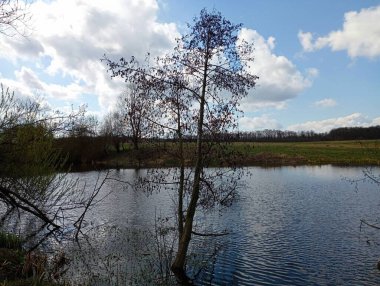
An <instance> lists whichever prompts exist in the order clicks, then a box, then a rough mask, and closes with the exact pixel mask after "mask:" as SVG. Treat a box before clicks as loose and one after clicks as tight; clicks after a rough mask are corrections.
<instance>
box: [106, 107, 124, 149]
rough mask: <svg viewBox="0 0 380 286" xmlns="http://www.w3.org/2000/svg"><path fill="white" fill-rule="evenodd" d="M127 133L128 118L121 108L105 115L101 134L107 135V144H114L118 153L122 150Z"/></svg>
mask: <svg viewBox="0 0 380 286" xmlns="http://www.w3.org/2000/svg"><path fill="white" fill-rule="evenodd" d="M125 134H126V120H125V115H124V114H123V113H122V112H121V110H116V111H112V112H110V113H108V114H106V115H105V116H104V119H103V122H102V124H101V127H100V135H101V136H103V137H105V139H106V142H107V144H111V145H112V146H114V148H115V150H116V152H117V153H119V152H120V151H121V150H122V147H123V146H122V144H123V141H124V138H125V136H126V135H125Z"/></svg>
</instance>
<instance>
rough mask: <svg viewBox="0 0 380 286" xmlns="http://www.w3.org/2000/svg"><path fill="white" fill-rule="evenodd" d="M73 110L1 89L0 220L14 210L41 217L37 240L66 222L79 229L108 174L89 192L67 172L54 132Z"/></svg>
mask: <svg viewBox="0 0 380 286" xmlns="http://www.w3.org/2000/svg"><path fill="white" fill-rule="evenodd" d="M79 114H81V113H79ZM76 116H77V114H71V115H64V114H60V113H57V112H50V113H49V112H48V111H44V109H43V108H42V107H41V106H40V105H39V104H38V103H37V102H34V101H31V100H26V101H25V100H21V99H17V98H15V97H14V95H13V93H11V92H9V90H8V89H4V88H3V87H2V89H1V98H0V209H1V217H0V226H1V227H3V226H4V225H5V226H6V225H7V224H4V223H5V222H11V223H12V222H14V221H15V219H14V218H15V216H12V214H17V217H18V218H21V219H22V218H25V216H24V215H27V216H28V217H33V218H34V219H35V220H36V221H38V222H39V223H38V227H37V229H35V230H34V231H35V233H34V236H36V235H37V234H39V235H40V234H41V233H42V234H44V235H43V237H40V240H39V241H38V242H37V243H36V245H38V244H39V243H41V242H42V241H43V240H44V239H45V238H46V237H47V236H49V235H52V234H60V236H59V237H62V234H63V233H64V231H65V228H66V227H67V226H68V225H70V224H71V226H72V227H74V228H76V229H77V233H79V232H80V229H81V227H82V224H83V220H84V217H85V214H86V212H87V211H88V209H90V208H91V207H92V206H93V205H94V204H95V203H96V201H97V199H96V197H97V195H98V193H99V190H100V188H101V187H102V185H103V184H104V182H105V180H107V179H108V177H107V175H106V176H105V177H104V178H103V180H99V182H98V183H97V185H96V186H95V188H94V190H93V192H90V193H91V194H88V192H87V191H86V190H85V188H83V187H81V186H80V185H79V181H78V180H75V179H70V178H69V177H68V175H67V172H65V169H64V168H63V167H64V165H65V160H66V154H62V153H61V152H60V150H59V149H57V148H56V146H55V144H54V143H55V141H54V133H55V132H62V128H66V127H67V126H69V125H70V124H69V123H68V122H67V121H69V122H71V121H72V120H74V119H75V117H76ZM74 209H76V210H77V211H78V212H81V214H80V215H79V217H76V216H75V215H73V210H74ZM81 210H82V211H81ZM9 220H10V221H9ZM16 220H17V219H16ZM21 222H22V221H21ZM11 223H9V224H11ZM24 235H25V233H24ZM36 245H35V246H36Z"/></svg>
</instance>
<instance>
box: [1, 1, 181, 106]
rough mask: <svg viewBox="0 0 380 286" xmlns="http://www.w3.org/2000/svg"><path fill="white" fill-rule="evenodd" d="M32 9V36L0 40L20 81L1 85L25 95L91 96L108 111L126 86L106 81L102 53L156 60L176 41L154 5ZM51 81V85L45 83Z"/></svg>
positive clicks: (44, 4)
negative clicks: (10, 87) (7, 85)
mask: <svg viewBox="0 0 380 286" xmlns="http://www.w3.org/2000/svg"><path fill="white" fill-rule="evenodd" d="M30 9H31V14H32V15H33V22H32V26H33V27H32V31H33V32H32V34H31V35H30V36H29V37H26V38H25V37H5V36H4V35H0V57H1V58H4V59H6V60H8V61H10V62H12V63H13V64H14V65H15V66H16V69H18V70H19V71H17V72H16V73H15V75H16V79H17V81H18V82H15V81H14V80H10V79H2V81H3V82H5V81H6V82H8V83H11V84H12V85H13V86H16V88H18V89H23V93H25V94H32V93H34V90H35V89H37V90H40V91H43V92H44V93H46V94H47V95H48V96H53V97H59V98H66V99H68V100H69V99H71V98H74V97H78V96H80V95H81V94H93V95H94V96H97V97H98V102H99V104H100V105H101V106H102V107H103V108H104V109H105V108H109V107H110V106H112V103H113V102H114V101H116V97H117V96H118V94H119V93H120V92H121V90H122V88H123V86H124V85H123V84H121V82H122V81H120V80H110V76H109V74H107V72H106V67H105V65H104V64H103V63H101V62H100V58H102V57H103V55H104V54H107V56H109V57H111V58H115V59H119V58H120V57H122V56H125V57H129V56H132V55H134V56H136V57H137V58H143V57H144V56H145V54H146V53H147V52H150V53H151V55H152V57H154V56H156V55H159V54H162V53H164V52H165V51H167V50H168V49H171V48H172V47H173V46H174V44H175V38H176V37H177V36H178V32H177V28H176V25H175V24H173V23H160V22H158V21H157V16H156V15H157V12H158V4H157V2H156V1H155V0H131V1H124V0H110V1H108V2H107V4H105V2H104V1H102V0H92V1H83V0H55V1H41V0H38V1H35V2H32V3H31V5H30ZM20 63H22V64H23V65H25V66H29V67H33V70H31V69H30V68H29V69H28V68H26V67H20V66H18V65H19V64H20ZM49 77H50V79H51V78H53V79H54V82H55V84H50V83H49V84H48V83H47V82H44V80H45V81H47V79H46V78H49ZM43 79H44V80H43ZM60 82H64V83H62V84H60ZM21 83H22V86H21ZM27 89H29V90H27Z"/></svg>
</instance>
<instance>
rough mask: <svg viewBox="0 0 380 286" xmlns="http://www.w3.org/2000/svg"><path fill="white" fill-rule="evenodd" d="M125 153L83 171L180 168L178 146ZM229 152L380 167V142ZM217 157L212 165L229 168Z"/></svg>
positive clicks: (256, 158)
mask: <svg viewBox="0 0 380 286" xmlns="http://www.w3.org/2000/svg"><path fill="white" fill-rule="evenodd" d="M124 147H125V150H124V151H123V152H120V153H112V154H110V155H108V156H107V157H106V158H105V159H104V160H102V161H96V162H93V164H92V165H91V166H83V167H84V169H94V168H154V167H173V166H178V164H179V160H178V158H176V156H175V150H176V148H177V147H178V146H177V145H176V144H175V143H169V142H166V143H163V142H161V143H160V144H155V143H154V144H153V143H145V144H142V145H141V146H140V149H139V150H133V148H132V146H131V145H129V144H126V145H125V146H124ZM225 148H226V150H227V151H233V152H237V153H238V154H239V156H237V157H235V159H234V161H233V163H234V164H237V165H241V166H295V165H324V164H333V165H343V166H364V165H373V166H380V140H369V141H322V142H286V143H277V142H276V143H270V142H265V143H252V142H247V143H246V142H244V143H242V142H234V143H228V144H227V145H226V146H225ZM194 152H195V144H194V143H186V144H185V162H186V163H187V165H191V164H192V160H193V158H194ZM217 157H218V156H217V155H215V160H214V161H213V162H212V163H211V165H212V166H219V165H222V164H223V165H226V163H225V162H224V163H221V161H220V160H218V159H217Z"/></svg>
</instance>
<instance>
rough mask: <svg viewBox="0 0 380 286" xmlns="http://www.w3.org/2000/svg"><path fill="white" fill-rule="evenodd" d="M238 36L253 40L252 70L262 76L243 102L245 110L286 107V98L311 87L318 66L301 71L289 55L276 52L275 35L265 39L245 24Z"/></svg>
mask: <svg viewBox="0 0 380 286" xmlns="http://www.w3.org/2000/svg"><path fill="white" fill-rule="evenodd" d="M239 38H240V39H244V40H246V41H248V42H253V43H254V47H255V50H254V56H255V61H254V63H253V64H252V66H251V68H250V71H251V72H252V73H253V74H255V75H258V76H259V77H260V78H259V80H258V82H257V86H256V88H255V89H254V90H253V92H252V93H251V94H250V95H249V97H247V98H246V99H244V101H243V102H242V108H243V110H245V111H247V110H250V111H252V110H257V109H261V108H277V109H281V108H284V107H285V106H286V102H287V100H289V99H291V98H294V97H296V96H298V95H299V94H300V93H301V92H302V91H303V90H305V89H306V88H308V87H310V86H311V84H312V79H313V78H314V77H315V76H317V75H318V70H317V69H314V68H313V69H309V70H308V71H307V73H306V74H302V73H301V72H300V71H299V70H298V69H297V68H296V66H295V65H294V64H293V63H292V62H291V61H290V60H289V59H288V58H286V57H284V56H279V55H276V54H275V53H274V52H273V51H274V49H275V38H274V37H269V38H268V39H267V40H266V39H265V38H264V37H263V36H261V35H260V34H259V33H258V32H257V31H255V30H251V29H246V28H243V29H242V30H241V32H240V34H239Z"/></svg>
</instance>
